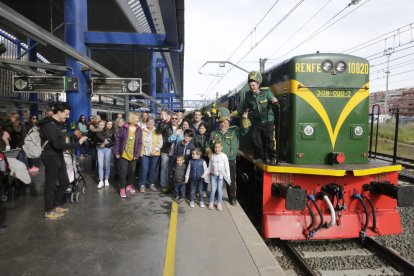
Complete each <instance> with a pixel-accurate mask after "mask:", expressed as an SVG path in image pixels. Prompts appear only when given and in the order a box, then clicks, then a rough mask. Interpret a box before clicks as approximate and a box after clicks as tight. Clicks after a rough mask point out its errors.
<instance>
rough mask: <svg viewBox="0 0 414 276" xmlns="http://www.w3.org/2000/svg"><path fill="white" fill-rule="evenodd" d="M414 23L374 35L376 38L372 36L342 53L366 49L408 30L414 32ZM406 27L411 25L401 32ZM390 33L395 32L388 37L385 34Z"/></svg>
mask: <svg viewBox="0 0 414 276" xmlns="http://www.w3.org/2000/svg"><path fill="white" fill-rule="evenodd" d="M413 23H414V22H412V23H409V24H407V25H404V26H402V27H400V28H397V29H395V30H392V31H390V32H387V33H385V34H382V35H380V36H377V37H374V38H372V39H370V40H368V41H365V42H363V43H361V44H358V45H356V46H354V47H351V48H349V49H347V50H345V51H343V52H342V53H344V54H350V53H354V52H357V51H359V50H362V49H365V48H367V47H369V46H372V45H374V44H377V43H380V42H383V41H384V40H386V39H388V38H391V37H393V36H395V35H401V34H403V33H405V32H408V31H410V32H412V30H413ZM406 27H409V29H407V30H404V31H402V32H400V30H401V29H404V28H406ZM395 32H397V33H396V34H394V33H395ZM389 34H393V35H390V36H388V37H385V36H387V35H389ZM384 37H385V38H384ZM411 40H413V36H412V33H411Z"/></svg>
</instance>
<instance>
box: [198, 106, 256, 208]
mask: <svg viewBox="0 0 414 276" xmlns="http://www.w3.org/2000/svg"><path fill="white" fill-rule="evenodd" d="M217 115H218V117H219V122H220V129H219V130H216V131H213V132H211V134H210V139H209V141H208V142H207V144H206V154H207V155H210V154H211V152H212V149H213V148H214V143H216V142H219V143H220V144H221V146H222V147H223V152H224V153H225V154H226V155H227V158H228V159H229V166H230V178H231V185H229V184H228V183H226V189H227V195H228V197H229V201H230V204H231V205H236V204H237V183H236V158H237V152H238V150H239V138H240V135H245V134H246V133H247V131H248V129H246V131H244V130H245V129H244V128H239V127H237V126H232V127H230V112H229V111H228V109H226V108H220V110H219V111H218V114H217ZM243 119H247V114H245V115H244V116H243Z"/></svg>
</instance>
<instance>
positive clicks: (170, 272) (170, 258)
mask: <svg viewBox="0 0 414 276" xmlns="http://www.w3.org/2000/svg"><path fill="white" fill-rule="evenodd" d="M177 216H178V205H177V203H176V202H175V201H173V203H172V205H171V217H170V229H169V230H168V241H167V250H166V252H165V261H164V273H163V276H174V264H175V245H176V241H177Z"/></svg>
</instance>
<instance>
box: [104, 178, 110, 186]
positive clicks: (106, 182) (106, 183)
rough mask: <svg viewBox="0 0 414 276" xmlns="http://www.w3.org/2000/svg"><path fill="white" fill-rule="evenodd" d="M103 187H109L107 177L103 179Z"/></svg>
mask: <svg viewBox="0 0 414 276" xmlns="http://www.w3.org/2000/svg"><path fill="white" fill-rule="evenodd" d="M104 183H105V187H109V181H108V179H105V182H104Z"/></svg>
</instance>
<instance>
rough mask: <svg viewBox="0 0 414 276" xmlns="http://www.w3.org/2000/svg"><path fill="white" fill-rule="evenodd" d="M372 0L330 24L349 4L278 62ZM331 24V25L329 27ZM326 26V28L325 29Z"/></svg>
mask: <svg viewBox="0 0 414 276" xmlns="http://www.w3.org/2000/svg"><path fill="white" fill-rule="evenodd" d="M369 1H370V0H367V1H365V2H364V3H362V4H360V5H359V6H357V7H356V8H355V9H353V10H351V11H350V12H348V13H347V14H345V15H344V16H342V17H341V18H339V19H337V20H336V21H334V22H333V23H331V24H329V22H331V21H332V20H333V19H335V18H336V17H338V16H339V15H340V14H341V13H342V12H343V11H345V10H346V9H347V8H349V7H350V6H351V5H352V4H353V2H351V3H349V4H347V5H346V6H345V7H344V8H343V9H342V10H341V11H339V12H338V13H337V14H335V15H334V16H333V17H332V18H330V19H329V20H328V21H326V22H325V23H324V24H322V26H320V27H319V28H318V29H317V30H316V31H314V32H313V33H312V34H311V35H309V36H307V37H306V38H305V39H304V40H303V41H301V42H300V43H298V44H297V45H296V46H295V47H293V48H292V49H290V50H289V51H287V52H286V53H284V54H283V55H281V56H280V57H279V58H277V60H282V59H283V58H285V57H286V56H287V55H288V54H290V53H292V52H293V51H294V50H296V49H297V48H299V47H300V46H302V45H304V44H305V43H306V42H308V41H310V40H312V39H313V38H315V37H316V36H317V35H319V34H320V33H322V32H323V31H325V30H327V29H329V28H330V27H332V26H333V25H334V24H336V23H337V22H339V21H340V20H342V19H344V18H345V17H347V16H348V15H349V14H351V13H353V12H355V11H356V10H357V9H359V8H361V7H362V6H363V5H365V4H366V3H368V2H369ZM328 24H329V25H328ZM325 26H326V27H325Z"/></svg>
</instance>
